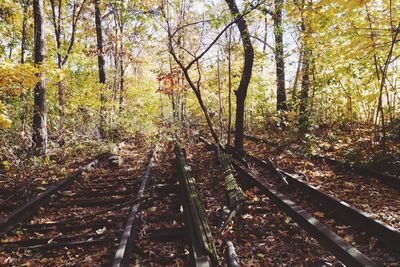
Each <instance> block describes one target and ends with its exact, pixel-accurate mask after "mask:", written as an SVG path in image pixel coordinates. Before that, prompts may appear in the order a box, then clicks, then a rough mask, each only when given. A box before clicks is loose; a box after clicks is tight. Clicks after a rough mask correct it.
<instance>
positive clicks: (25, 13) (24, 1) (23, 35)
mask: <svg viewBox="0 0 400 267" xmlns="http://www.w3.org/2000/svg"><path fill="white" fill-rule="evenodd" d="M20 4H21V7H22V30H21V59H20V63H25V50H26V30H27V29H26V28H27V25H28V8H29V6H30V5H31V1H30V0H20Z"/></svg>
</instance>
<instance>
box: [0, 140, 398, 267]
mask: <svg viewBox="0 0 400 267" xmlns="http://www.w3.org/2000/svg"><path fill="white" fill-rule="evenodd" d="M257 136H258V137H261V138H264V139H266V140H269V141H270V143H271V144H266V143H262V142H255V141H250V140H246V142H245V148H246V151H247V152H249V153H250V154H252V155H256V156H258V157H260V158H264V159H268V158H269V159H271V160H272V161H273V162H274V163H275V164H276V166H277V167H279V168H280V169H283V170H285V171H287V172H289V173H293V174H296V175H298V177H300V178H301V179H302V180H304V181H306V182H307V183H308V184H310V185H313V186H316V187H317V188H319V189H320V190H322V191H324V192H326V193H328V194H329V195H332V196H334V197H336V198H338V199H340V200H343V201H346V202H347V203H349V204H351V205H353V206H354V207H356V208H358V209H359V210H362V211H365V212H368V213H370V214H372V215H373V217H374V218H376V219H379V220H381V221H382V222H384V223H385V224H387V225H390V226H392V227H393V228H395V229H397V230H398V229H400V212H399V211H400V196H399V194H398V191H397V190H396V189H394V188H391V187H389V186H387V185H385V184H383V183H382V182H381V181H379V180H378V179H376V178H373V177H372V178H369V179H366V178H365V177H363V176H360V175H357V174H355V173H353V172H349V171H348V170H345V169H343V168H340V167H335V166H332V165H329V164H327V163H325V162H323V161H320V160H315V159H312V158H310V157H307V156H305V153H303V152H304V149H303V148H304V143H303V140H296V141H295V142H289V141H288V139H285V138H282V135H279V134H278V133H277V132H271V133H269V134H268V135H265V134H264V135H257ZM329 138H332V137H329V136H328V135H323V134H321V136H319V137H318V138H317V139H318V140H316V141H315V142H314V143H313V149H314V150H318V152H319V153H323V154H324V155H328V156H333V157H335V158H346V159H348V157H346V155H348V153H347V154H346V152H345V151H346V150H348V149H349V147H351V143H350V141H351V140H348V139H346V140H347V141H349V142H347V143H345V142H344V141H343V142H338V139H340V140H341V137H337V136H336V137H335V138H337V140H336V142H333V140H331V139H329ZM133 140H136V141H135V145H133V146H132V145H130V146H129V147H128V148H127V149H125V150H123V151H122V156H123V158H124V160H125V162H124V164H123V166H121V168H119V169H117V170H113V169H110V168H104V167H100V168H98V169H96V170H94V172H93V173H91V174H89V176H88V178H86V179H88V180H90V179H92V178H93V179H97V178H98V177H105V178H107V177H108V178H107V179H109V178H110V177H111V178H112V177H114V178H118V177H119V176H121V175H126V173H131V175H130V176H132V175H133V176H135V177H136V178H138V177H140V176H142V175H143V170H144V167H145V166H146V164H147V163H146V161H147V157H148V154H149V150H150V147H152V146H153V145H154V144H150V143H149V142H147V141H145V137H143V136H137V137H135V138H134V139H133ZM343 140H345V139H344V138H343ZM183 141H184V145H185V148H186V152H187V159H188V163H189V164H190V166H191V167H192V169H193V172H194V174H195V177H196V186H197V188H198V189H199V192H200V196H201V200H202V202H203V206H204V208H205V211H206V216H207V219H208V222H209V225H210V228H211V231H212V235H213V238H214V240H215V244H216V248H217V253H218V256H219V260H220V261H221V262H225V260H226V245H225V240H231V241H232V242H233V244H234V246H235V248H236V252H237V254H238V256H239V259H240V262H241V264H242V265H243V266H342V263H340V261H338V260H337V259H336V257H335V256H334V255H333V254H332V253H330V252H329V251H327V250H326V249H325V248H323V247H322V246H321V245H320V244H319V243H318V242H317V241H316V240H315V239H314V238H312V237H311V236H310V235H309V234H308V233H307V232H305V231H304V230H303V229H302V228H301V227H300V226H299V225H298V224H297V223H296V222H294V221H293V220H292V219H291V218H290V217H288V216H287V215H286V214H285V213H284V212H283V211H282V210H281V209H280V208H279V207H277V206H276V205H275V204H274V203H273V202H272V201H271V200H270V199H269V198H268V197H267V196H266V195H265V194H264V193H263V192H262V191H261V190H259V188H256V187H255V186H254V185H251V184H249V183H248V182H247V181H246V180H245V179H243V178H241V177H240V176H237V175H236V178H237V180H238V182H239V184H240V186H241V187H242V189H243V191H244V193H245V196H246V200H247V204H246V205H244V206H243V208H242V210H241V211H240V212H239V213H238V214H237V215H236V216H235V217H234V218H233V220H232V221H231V222H230V223H229V225H228V226H227V227H226V228H224V229H222V228H221V227H220V223H221V221H220V210H221V208H223V206H224V204H225V203H227V199H226V195H225V194H224V193H222V192H225V187H224V175H223V170H222V168H221V166H220V164H219V163H218V160H217V157H216V154H215V153H214V152H213V151H210V150H209V149H208V148H207V147H206V146H205V145H204V144H203V143H200V142H197V141H195V139H194V138H192V134H191V133H186V135H185V134H184V138H183ZM274 144H278V145H277V146H276V145H275V146H274ZM281 144H284V145H283V146H282V145H281ZM362 144H364V143H362ZM364 145H365V144H364ZM362 146H363V145H359V146H356V148H355V149H356V150H359V149H360V147H362ZM392 146H393V145H392ZM391 149H392V152H393V151H396V148H395V147H392V148H391ZM92 151H94V150H87V151H86V153H85V154H80V152H75V153H76V154H75V153H74V154H73V155H69V156H68V157H64V158H63V160H58V161H54V162H53V163H52V164H47V165H42V166H40V165H39V164H37V165H32V166H31V167H30V168H23V169H17V168H10V169H9V170H8V171H7V172H6V173H5V175H4V177H5V178H3V179H2V180H1V181H0V182H1V183H2V191H1V199H0V201H1V204H2V209H1V217H2V218H5V217H6V216H7V215H8V214H10V212H11V211H12V210H14V209H15V208H16V207H19V206H21V205H22V204H23V203H25V202H26V201H28V200H29V199H31V198H32V197H33V196H35V195H37V194H38V193H40V192H42V191H44V190H45V189H46V188H48V187H49V186H50V185H52V184H54V183H55V182H57V181H58V180H59V179H61V178H63V177H65V174H66V173H71V172H73V171H74V170H76V169H78V168H79V167H80V166H82V163H83V162H87V161H88V159H90V158H91V157H90V156H89V155H90V154H91V153H93V152H92ZM369 151H370V152H369V153H370V154H369V155H368V156H365V155H364V156H360V157H359V159H360V160H359V162H365V161H368V160H370V159H372V158H374V156H373V153H372V152H371V150H369ZM81 152H82V151H81ZM92 155H93V154H92ZM393 155H396V154H395V152H393ZM174 159H175V155H174V151H173V143H172V140H171V139H168V141H164V142H163V143H162V144H161V146H160V152H159V153H158V155H157V157H156V163H155V165H154V166H153V170H152V173H151V179H150V184H149V186H148V187H147V188H146V190H145V196H146V200H145V201H144V203H143V205H142V207H141V209H140V213H139V218H140V220H139V223H138V224H137V225H136V227H137V229H138V235H137V242H136V245H135V248H134V252H133V262H132V264H133V265H134V266H185V265H187V264H188V253H189V252H188V251H189V248H188V246H187V245H186V244H185V243H184V242H182V240H168V241H166V242H161V243H160V242H159V241H158V240H154V239H153V238H152V233H153V232H154V231H155V230H160V229H165V228H179V227H182V226H184V220H183V218H182V214H181V212H180V210H181V207H180V204H179V201H178V200H177V199H176V196H175V195H174V194H166V195H165V194H164V195H163V193H160V192H158V189H157V188H158V186H159V185H162V184H170V185H177V180H176V171H175V170H174V168H175V165H174ZM390 164H391V165H393V164H396V163H395V161H392V162H391V163H390ZM24 166H29V165H24ZM39 166H40V167H39ZM393 166H394V165H393ZM249 167H250V169H251V171H252V172H254V173H255V174H257V175H260V176H262V177H263V179H266V180H268V181H271V184H273V185H274V186H276V188H279V190H281V192H282V193H284V194H285V195H287V196H289V197H290V198H291V199H293V200H295V202H296V203H298V204H300V205H301V206H302V207H303V208H304V209H306V210H307V211H308V212H309V213H310V214H312V215H313V216H315V217H316V218H318V220H319V221H321V222H322V223H323V224H325V225H326V226H328V228H330V229H331V230H332V231H333V232H336V233H337V234H338V235H339V236H341V237H342V238H343V239H344V240H345V241H347V242H348V243H349V244H351V245H353V246H355V247H357V248H358V249H360V251H361V252H363V253H365V255H367V256H368V257H369V258H371V259H373V260H374V261H375V262H379V263H381V264H384V265H386V266H398V265H397V264H398V263H399V262H400V256H399V255H396V254H395V253H393V252H392V251H390V250H389V249H387V248H385V247H384V246H382V245H381V244H380V242H378V241H377V239H376V238H374V237H372V236H369V235H368V234H366V233H364V232H361V233H360V232H359V231H356V229H353V227H351V226H349V225H347V224H346V223H344V222H341V221H337V220H336V218H334V217H332V216H331V214H330V212H329V211H327V210H322V209H320V208H319V207H315V206H313V204H312V203H310V202H309V201H308V200H307V199H304V196H303V195H302V194H301V192H292V191H290V190H286V189H285V188H282V187H281V186H280V185H279V184H278V183H276V182H274V180H275V181H276V179H274V178H273V174H272V173H271V172H269V171H266V170H263V169H261V168H259V167H257V166H255V165H251V164H250V165H249ZM49 177H50V178H49ZM90 177H92V178H90ZM111 178H110V179H111ZM114 178H112V179H114ZM135 188H136V187H135ZM135 190H137V188H136V189H135ZM67 197H68V196H67ZM90 212H94V211H90ZM78 213H79V210H78V211H77V210H68V209H66V210H65V211H64V212H54V214H57V216H56V217H45V219H46V220H47V221H49V222H53V221H57V220H61V219H65V218H67V217H68V216H70V215H71V214H78ZM108 215H110V214H108ZM111 215H112V214H111ZM111 215H110V216H111ZM126 215H127V210H125V211H124V212H123V213H121V216H126ZM43 216H45V215H43ZM46 216H47V215H46ZM39 217H40V214H39ZM39 217H35V218H36V219H35V218H33V219H32V220H31V223H35V222H36V223H37V222H39V223H40V222H42V221H43V220H42V221H40V218H39ZM160 218H163V219H162V220H160ZM38 220H39V221H38ZM120 227H121V225H120V226H118V227H116V228H115V229H110V231H106V235H107V233H108V234H109V235H110V236H111V239H112V240H113V242H110V243H108V244H109V245H108V246H103V247H102V251H101V253H100V254H98V253H97V254H96V253H95V252H94V251H95V250H96V247H95V246H93V247H92V248H91V249H88V250H87V251H84V250H81V249H79V250H64V252H65V253H64V254H62V255H58V256H51V255H50V256H46V257H45V259H46V260H43V258H40V256H38V255H36V254H34V253H28V254H27V255H24V256H23V257H22V256H21V255H22V254H18V253H20V252H18V251H17V252H15V253H12V254H9V253H4V252H2V255H1V257H2V258H0V262H1V261H3V262H6V261H7V262H8V264H9V265H10V266H12V264H14V263H17V262H18V264H23V263H27V262H31V263H34V266H41V265H43V266H44V265H46V264H57V265H59V266H61V265H63V266H67V265H69V264H76V263H78V262H79V259H82V258H83V259H85V264H86V263H87V264H88V265H90V264H95V263H98V262H103V263H105V262H109V260H110V256H112V255H111V254H112V250H113V249H115V246H116V243H115V242H116V239H115V238H116V237H115V235H116V234H117V233H119V232H120V231H121V228H120ZM17 236H18V237H15V238H17V239H15V238H14V237H12V236H9V237H7V238H6V239H7V240H6V239H3V240H2V242H4V241H10V240H12V241H16V240H18V238H20V239H22V238H31V237H30V236H29V235H24V234H22V235H21V234H19V235H17ZM13 238H14V239H13ZM35 238H37V236H35ZM75 254H76V255H78V256H79V257H75V256H74V255H75ZM18 257H20V259H19V260H17V258H18ZM32 257H33V258H35V259H36V261H30V258H32Z"/></svg>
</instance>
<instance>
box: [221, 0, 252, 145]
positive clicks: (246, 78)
mask: <svg viewBox="0 0 400 267" xmlns="http://www.w3.org/2000/svg"><path fill="white" fill-rule="evenodd" d="M225 2H226V3H227V4H228V7H229V10H230V12H231V14H232V16H233V17H234V18H235V20H236V25H237V27H238V29H239V32H240V37H241V38H242V45H243V49H244V66H243V71H242V77H241V79H240V83H239V87H238V89H237V90H236V91H235V95H236V123H235V149H236V150H237V151H239V152H240V151H243V138H244V134H243V128H244V127H243V126H244V110H245V100H246V96H247V88H248V87H249V83H250V79H251V75H252V71H253V62H254V49H253V45H252V43H251V39H250V33H249V29H248V27H247V23H246V20H245V19H244V17H243V16H242V15H241V14H240V11H239V9H238V7H237V5H236V1H235V0H225Z"/></svg>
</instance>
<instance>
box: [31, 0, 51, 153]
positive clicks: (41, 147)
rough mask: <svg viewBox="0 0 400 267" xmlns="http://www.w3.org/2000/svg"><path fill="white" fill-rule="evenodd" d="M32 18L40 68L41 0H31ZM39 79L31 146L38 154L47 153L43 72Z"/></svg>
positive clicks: (42, 36) (42, 49)
mask: <svg viewBox="0 0 400 267" xmlns="http://www.w3.org/2000/svg"><path fill="white" fill-rule="evenodd" d="M33 19H34V31H35V45H34V64H35V67H37V68H41V67H42V64H43V61H44V56H45V31H44V7H43V0H34V1H33ZM38 78H39V81H38V82H37V84H36V86H35V89H34V107H33V134H32V141H33V148H34V150H35V151H36V153H37V154H38V155H46V153H47V122H46V90H45V84H44V79H43V73H42V72H39V73H38Z"/></svg>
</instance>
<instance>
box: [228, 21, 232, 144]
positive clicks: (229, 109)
mask: <svg viewBox="0 0 400 267" xmlns="http://www.w3.org/2000/svg"><path fill="white" fill-rule="evenodd" d="M231 42H232V28H230V29H229V35H228V137H227V139H228V140H227V144H228V146H230V145H231V130H232V129H231V127H232V71H231V69H232V62H231V61H232V52H231V50H232V47H231Z"/></svg>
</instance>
